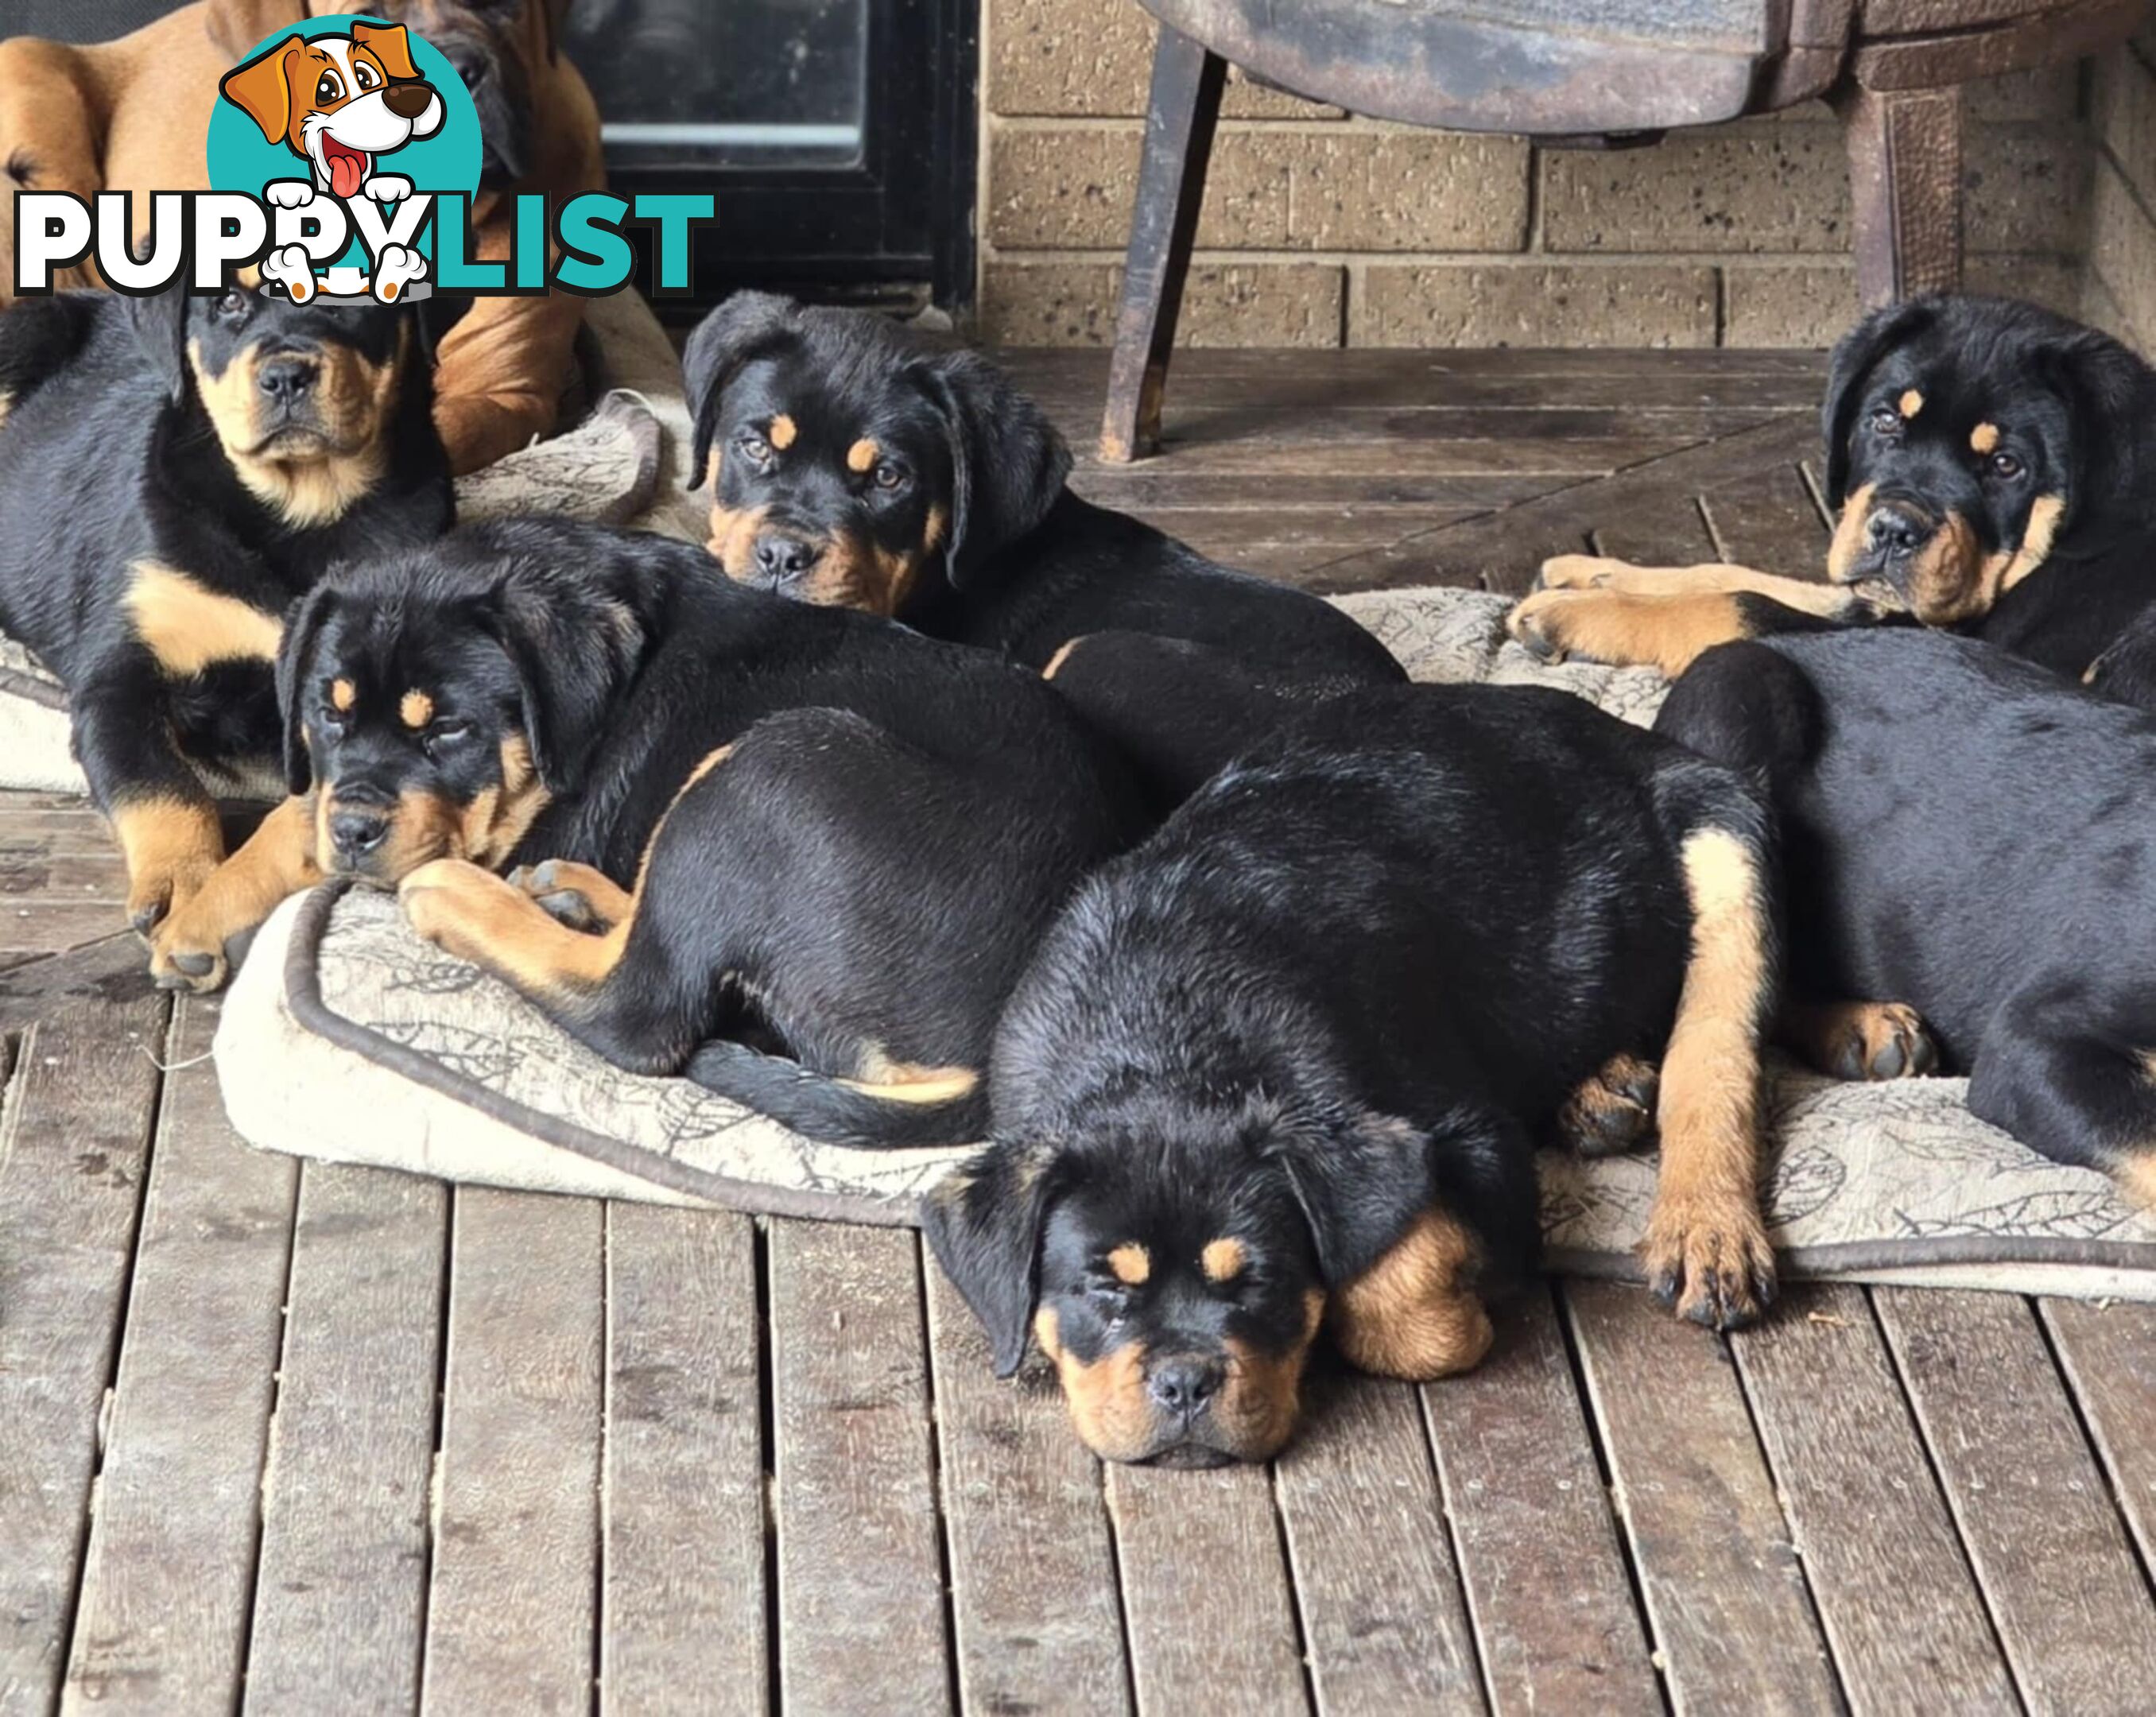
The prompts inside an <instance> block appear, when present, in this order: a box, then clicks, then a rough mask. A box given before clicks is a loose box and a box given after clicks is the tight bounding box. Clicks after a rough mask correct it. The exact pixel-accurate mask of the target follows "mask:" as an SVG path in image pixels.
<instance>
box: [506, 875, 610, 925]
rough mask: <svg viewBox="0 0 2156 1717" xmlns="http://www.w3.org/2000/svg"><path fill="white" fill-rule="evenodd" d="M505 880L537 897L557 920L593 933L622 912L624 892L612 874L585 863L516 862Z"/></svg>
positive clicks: (547, 912) (541, 904)
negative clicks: (516, 864) (604, 872)
mask: <svg viewBox="0 0 2156 1717" xmlns="http://www.w3.org/2000/svg"><path fill="white" fill-rule="evenodd" d="M509 882H510V886H511V887H512V888H516V889H522V890H523V891H524V893H526V894H529V895H530V896H531V898H532V899H533V900H536V901H537V902H538V903H539V905H540V907H541V909H542V910H543V911H544V912H545V913H546V914H547V916H548V917H549V918H551V919H552V920H554V921H555V922H556V923H557V924H561V925H567V927H568V928H569V929H571V930H583V931H586V932H588V933H593V934H596V933H598V932H600V931H603V930H608V929H609V928H611V927H612V926H613V925H614V924H615V923H616V922H617V921H619V920H620V919H621V918H622V917H623V916H624V914H625V909H626V905H627V900H628V896H627V895H626V894H624V892H623V890H622V889H620V888H619V886H618V885H617V884H615V882H614V880H613V878H611V877H609V876H608V875H606V874H603V872H601V871H598V870H597V869H593V867H592V866H590V865H588V864H575V863H573V862H572V861H571V860H569V859H567V858H548V859H546V860H544V861H542V863H540V864H520V865H519V866H517V868H516V869H515V870H512V871H511V872H510V874H509Z"/></svg>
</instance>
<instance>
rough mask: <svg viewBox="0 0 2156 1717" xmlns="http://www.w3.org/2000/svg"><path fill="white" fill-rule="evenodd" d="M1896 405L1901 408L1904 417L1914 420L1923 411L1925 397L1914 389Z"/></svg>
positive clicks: (1906, 393)
mask: <svg viewBox="0 0 2156 1717" xmlns="http://www.w3.org/2000/svg"><path fill="white" fill-rule="evenodd" d="M1896 403H1897V405H1898V406H1899V407H1900V408H1901V413H1902V416H1903V417H1905V418H1913V417H1915V416H1916V415H1917V413H1918V412H1921V411H1922V410H1923V408H1924V396H1923V395H1922V394H1921V393H1919V392H1917V390H1916V389H1915V388H1913V387H1912V388H1910V389H1909V390H1908V391H1907V392H1905V393H1904V394H1903V395H1902V397H1901V398H1900V399H1899V400H1898V401H1897V402H1896Z"/></svg>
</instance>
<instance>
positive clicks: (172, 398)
mask: <svg viewBox="0 0 2156 1717" xmlns="http://www.w3.org/2000/svg"><path fill="white" fill-rule="evenodd" d="M457 308H458V305H457V304H456V303H454V302H453V301H451V300H446V299H441V300H423V301H422V302H420V303H418V304H414V305H408V306H404V307H400V308H398V309H394V310H390V309H383V308H380V307H377V306H375V305H366V306H362V307H357V308H346V307H342V306H338V305H329V304H326V303H322V302H319V301H318V302H316V303H315V304H312V305H304V306H302V305H294V304H291V303H290V302H289V301H287V300H284V299H281V298H279V297H275V296H272V295H265V294H264V293H262V292H259V291H256V290H253V289H252V288H250V287H249V286H247V285H244V284H234V286H232V287H231V288H230V289H229V290H227V291H225V292H224V293H223V294H222V295H218V296H215V297H210V296H202V297H197V296H193V295H188V294H187V293H185V292H183V291H180V290H172V291H168V292H165V293H162V294H160V295H156V296H153V297H145V298H126V297H121V296H119V295H103V294H98V293H80V292H78V293H62V294H58V295H54V296H52V297H49V298H44V299H33V300H27V301H25V302H24V303H23V304H21V305H18V306H17V307H16V308H15V309H14V310H12V311H10V312H9V313H8V315H6V316H4V317H0V413H5V416H4V418H0V494H4V495H7V496H8V500H9V505H8V506H7V507H5V508H4V509H0V626H4V627H5V628H6V629H7V631H8V633H10V634H12V635H13V637H14V638H17V639H18V640H20V641H21V642H22V643H24V644H26V645H27V646H28V648H30V649H32V650H33V651H34V652H36V653H37V655H38V658H39V659H41V660H42V661H43V662H44V664H46V665H47V666H48V667H49V668H50V669H52V670H53V672H54V674H58V675H59V678H60V679H61V680H62V681H63V682H64V684H66V686H67V689H68V697H69V706H70V710H71V712H72V716H73V723H74V750H75V754H76V756H78V758H80V761H81V763H82V767H83V772H84V773H85V775H86V776H88V777H89V780H90V792H91V793H92V795H93V796H94V797H95V800H96V802H97V805H98V808H99V809H100V810H101V811H102V812H104V813H105V816H106V817H108V818H110V821H111V823H112V827H113V830H114V833H115V834H116V835H117V837H118V838H119V842H120V847H121V853H123V854H124V855H125V857H126V863H127V913H128V917H129V919H130V920H131V922H132V923H133V924H134V925H135V927H136V930H139V931H141V933H142V934H143V935H145V936H146V937H148V938H149V940H150V944H151V971H153V972H154V973H155V974H156V976H157V979H158V981H159V982H161V983H164V984H167V985H168V986H174V987H197V988H208V987H215V986H216V985H217V984H218V983H221V982H223V976H224V972H225V965H226V963H225V959H224V956H223V948H224V945H225V943H226V942H227V941H228V940H229V939H231V938H233V937H234V936H236V935H239V934H240V933H241V932H242V931H244V930H246V929H249V928H251V927H252V925H251V923H250V922H249V921H248V919H247V913H246V911H245V910H239V913H238V915H237V916H234V909H235V908H236V907H239V905H240V903H241V902H242V901H243V900H244V899H245V898H246V897H247V896H248V895H249V894H251V893H252V892H254V890H253V889H250V888H249V886H247V885H246V875H247V873H248V872H249V870H251V869H253V868H254V867H255V866H258V865H260V864H270V865H271V866H272V867H273V868H275V866H276V865H277V864H279V863H280V861H279V860H277V859H275V858H274V857H273V856H272V854H273V853H275V850H276V849H277V848H279V846H280V843H283V844H285V845H287V846H288V845H289V844H290V840H289V838H290V832H291V828H292V824H291V819H290V817H289V815H285V816H280V815H276V814H273V816H272V817H271V819H270V821H269V823H268V824H267V825H265V827H264V831H263V833H261V834H260V835H259V836H258V837H257V838H256V841H255V842H250V843H249V845H250V847H252V848H253V851H252V852H251V853H248V852H247V851H246V849H243V853H244V855H245V858H246V862H245V864H244V865H242V867H241V870H240V871H239V873H237V874H235V875H234V876H233V877H229V878H227V879H225V884H223V885H220V887H219V888H218V889H217V890H216V891H214V892H211V891H209V890H208V887H207V885H208V884H209V883H210V881H211V878H212V874H213V872H215V871H216V870H217V869H218V866H219V864H220V863H221V861H223V858H224V856H225V853H224V842H223V834H222V833H221V832H220V828H219V825H218V813H217V807H216V804H215V802H214V799H215V796H216V795H217V794H218V793H219V792H226V793H232V792H242V791H243V790H244V787H245V784H246V783H247V782H249V780H251V779H260V778H267V779H269V780H273V781H274V780H275V775H276V759H277V757H278V756H279V752H280V722H279V719H278V714H277V704H276V696H275V677H274V674H273V669H272V664H273V663H274V662H275V658H276V654H277V646H278V638H279V633H280V623H281V621H282V618H283V616H284V613H285V609H286V608H287V607H289V606H290V603H291V602H292V599H293V598H294V597H296V596H298V595H300V593H301V592H304V591H305V589H306V588H307V587H309V586H310V585H311V584H312V583H313V582H315V581H316V579H317V578H318V577H321V574H322V572H323V571H324V570H325V569H326V567H327V566H329V565H330V564H331V562H332V561H336V560H338V559H340V558H341V557H344V556H350V555H354V554H366V553H373V552H380V551H385V550H388V549H392V548H395V547H398V546H403V545H406V544H410V543H417V542H423V541H427V540H428V539H429V538H430V537H433V536H438V535H439V533H440V532H441V531H443V530H445V529H446V528H447V527H448V525H449V520H450V516H451V512H452V510H453V506H454V501H453V498H452V495H451V491H450V483H449V464H448V460H447V459H446V458H445V457H444V454H443V451H442V443H441V441H440V438H439V437H438V436H437V435H436V433H435V432H434V418H433V414H432V407H433V397H434V395H433V387H432V382H431V366H432V354H433V350H434V337H435V336H436V335H437V334H438V333H439V331H441V330H442V329H443V328H444V327H446V326H447V325H448V324H449V321H450V320H453V319H454V315H455V314H456V310H457ZM265 763H266V764H267V766H268V768H267V770H266V771H264V770H263V766H264V764H265ZM258 843H259V844H258Z"/></svg>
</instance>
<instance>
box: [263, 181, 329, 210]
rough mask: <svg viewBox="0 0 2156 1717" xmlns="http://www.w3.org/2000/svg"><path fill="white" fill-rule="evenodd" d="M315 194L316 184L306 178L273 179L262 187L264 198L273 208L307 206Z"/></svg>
mask: <svg viewBox="0 0 2156 1717" xmlns="http://www.w3.org/2000/svg"><path fill="white" fill-rule="evenodd" d="M315 195H316V192H315V187H314V186H313V185H312V184H311V182H308V181H307V180H305V179H272V180H271V181H270V182H269V183H268V184H266V185H264V187H262V199H263V201H264V202H267V203H268V204H269V206H270V207H271V208H305V207H306V206H307V205H308V204H309V203H311V202H313V201H314V200H315Z"/></svg>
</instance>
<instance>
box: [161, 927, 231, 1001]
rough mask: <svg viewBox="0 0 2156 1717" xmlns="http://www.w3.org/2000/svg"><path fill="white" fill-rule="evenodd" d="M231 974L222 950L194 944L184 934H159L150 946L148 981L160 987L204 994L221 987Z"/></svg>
mask: <svg viewBox="0 0 2156 1717" xmlns="http://www.w3.org/2000/svg"><path fill="white" fill-rule="evenodd" d="M231 976H232V962H231V961H229V960H228V959H227V958H226V956H225V952H224V950H223V948H222V947H218V948H203V947H199V946H193V944H192V943H191V941H189V939H187V938H186V937H183V936H167V935H162V934H160V935H158V936H157V938H156V939H155V940H154V941H152V942H151V946H150V981H151V982H152V983H154V984H155V985H157V987H158V988H159V989H161V990H183V991H186V992H188V993H190V994H192V995H197V996H207V995H209V994H211V993H212V992H215V991H218V990H221V989H223V987H225V985H226V983H227V982H229V981H230V979H231Z"/></svg>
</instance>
